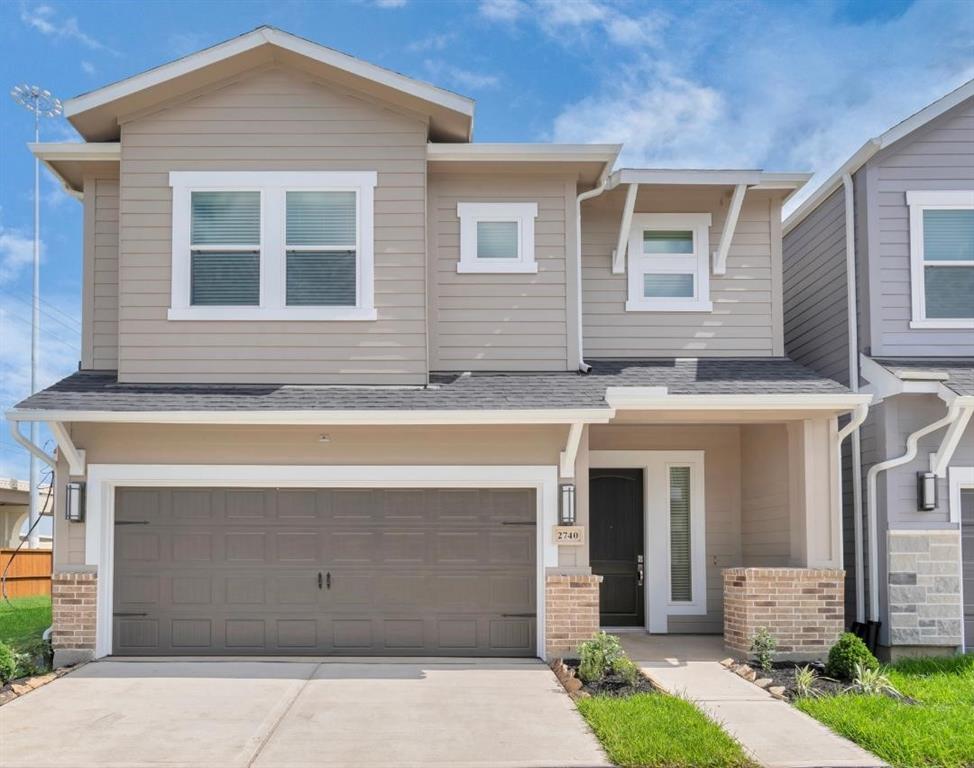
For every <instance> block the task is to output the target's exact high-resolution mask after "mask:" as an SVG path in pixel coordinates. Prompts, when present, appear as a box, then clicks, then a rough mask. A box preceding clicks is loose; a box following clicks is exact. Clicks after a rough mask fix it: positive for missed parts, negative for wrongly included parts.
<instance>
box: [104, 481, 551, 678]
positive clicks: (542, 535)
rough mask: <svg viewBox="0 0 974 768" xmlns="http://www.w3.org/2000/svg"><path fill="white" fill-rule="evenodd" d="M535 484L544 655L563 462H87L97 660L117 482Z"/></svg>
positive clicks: (107, 646)
mask: <svg viewBox="0 0 974 768" xmlns="http://www.w3.org/2000/svg"><path fill="white" fill-rule="evenodd" d="M131 486H136V487H137V486H142V487H155V486H169V487H194V486H195V487H207V486H215V487H250V488H262V487H277V488H533V489H535V490H536V491H537V493H536V500H537V514H538V523H537V554H536V561H537V562H536V568H537V585H536V597H535V599H536V603H537V608H536V611H537V617H536V620H537V627H536V632H535V634H536V638H537V648H536V650H537V655H538V657H539V658H542V659H543V658H545V604H544V598H545V573H546V569H547V568H553V567H556V566H557V565H558V547H557V545H556V544H555V543H554V541H553V539H552V533H551V532H552V529H553V528H554V526H555V524H556V523H557V521H558V467H556V466H545V465H524V466H521V465H517V466H389V465H374V466H367V465H359V466H320V465H319V466H280V465H267V464H261V465H217V464H212V465H207V464H90V465H89V466H88V499H87V519H86V524H85V563H86V564H87V565H93V566H95V567H96V568H97V569H98V605H97V618H96V630H95V658H101V657H102V656H108V655H109V654H111V652H112V609H113V605H112V600H113V591H114V590H113V586H114V553H115V489H116V488H119V487H131Z"/></svg>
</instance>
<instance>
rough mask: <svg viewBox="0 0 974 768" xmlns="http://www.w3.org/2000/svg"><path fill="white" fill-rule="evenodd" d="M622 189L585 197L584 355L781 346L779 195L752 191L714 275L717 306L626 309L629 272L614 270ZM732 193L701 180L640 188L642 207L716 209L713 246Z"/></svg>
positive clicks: (736, 352) (701, 353)
mask: <svg viewBox="0 0 974 768" xmlns="http://www.w3.org/2000/svg"><path fill="white" fill-rule="evenodd" d="M624 197H625V192H624V190H622V189H618V190H615V191H613V192H611V193H609V194H606V195H603V196H601V197H597V198H595V199H593V200H591V201H589V202H586V203H583V207H582V273H583V274H582V293H583V300H584V305H583V307H584V319H583V325H584V344H585V355H586V357H590V358H593V359H594V358H599V357H654V356H655V357H673V356H677V357H688V356H692V357H708V356H710V357H713V356H745V357H746V356H771V355H781V354H783V349H784V344H783V340H782V329H781V314H780V303H779V301H780V300H779V298H778V297H779V296H780V290H781V288H780V281H781V262H780V256H781V254H780V251H779V250H778V248H777V247H776V246H775V245H774V240H775V234H774V233H776V232H777V226H776V225H775V223H774V222H775V221H776V220H780V215H781V201H780V197H778V196H776V195H774V194H771V193H766V192H749V193H748V195H747V197H746V198H745V201H744V206H743V208H742V210H741V215H740V219H739V220H738V224H737V229H736V230H735V233H734V240H733V242H732V244H731V249H730V255H729V257H728V260H727V274H726V275H720V276H718V275H713V274H711V278H710V292H711V298H712V299H713V303H714V309H713V311H712V312H626V310H625V302H626V285H627V283H626V275H624V274H623V275H614V274H612V270H611V264H612V251H613V249H614V248H615V246H616V239H617V238H618V236H619V222H620V219H621V217H622V208H623V200H624ZM729 198H730V195H729V193H728V192H727V191H726V190H723V189H715V188H709V187H703V188H698V189H693V188H686V187H684V188H670V187H666V188H661V187H650V186H646V187H643V188H642V189H640V192H639V197H638V199H637V201H636V212H653V213H695V212H706V211H709V212H711V213H712V214H713V223H712V225H711V228H710V246H711V248H710V250H711V251H715V250H717V246H718V244H719V242H720V234H721V231H722V228H723V223H724V219H725V218H726V215H727V208H728V205H729Z"/></svg>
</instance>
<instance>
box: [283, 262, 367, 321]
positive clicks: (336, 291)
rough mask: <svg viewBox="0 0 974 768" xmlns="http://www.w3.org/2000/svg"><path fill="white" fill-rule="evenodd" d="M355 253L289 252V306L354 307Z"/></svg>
mask: <svg viewBox="0 0 974 768" xmlns="http://www.w3.org/2000/svg"><path fill="white" fill-rule="evenodd" d="M355 271H356V270H355V251H288V253H287V305H288V306H289V307H295V306H297V307H317V306H324V307H354V306H355Z"/></svg>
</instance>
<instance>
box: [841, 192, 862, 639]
mask: <svg viewBox="0 0 974 768" xmlns="http://www.w3.org/2000/svg"><path fill="white" fill-rule="evenodd" d="M842 188H843V194H844V195H845V270H846V325H847V326H848V331H849V337H848V342H849V389H851V390H852V391H853V392H858V391H859V377H860V373H859V316H858V312H857V297H858V295H859V294H858V289H857V287H856V218H855V216H856V209H855V196H854V193H855V188H854V186H853V182H852V175H851V174H848V173H845V174H843V175H842ZM863 419H865V416H863ZM852 423H853V422H850V423H849V425H851V424H852ZM861 424H862V421H860V422H859V423H858V424H856V425H855V427H853V429H852V445H851V448H850V453H851V458H852V531H853V535H854V539H855V541H854V547H855V553H856V621H858V622H860V623H861V622H863V621H865V618H866V575H865V574H866V570H865V569H866V564H865V562H864V557H865V552H864V550H863V546H862V442H861V440H862V438H861V434H860V432H859V427H860V426H861ZM849 425H847V427H848V426H849ZM841 443H842V441H841V440H840V441H839V444H840V450H839V462H840V466H839V489H840V494H841V489H842V467H841V461H842V451H841ZM841 501H842V497H841V495H840V502H841Z"/></svg>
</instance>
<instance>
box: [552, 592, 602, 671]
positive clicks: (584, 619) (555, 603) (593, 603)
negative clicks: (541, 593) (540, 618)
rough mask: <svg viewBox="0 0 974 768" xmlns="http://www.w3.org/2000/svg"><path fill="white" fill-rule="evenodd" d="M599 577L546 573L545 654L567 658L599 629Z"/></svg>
mask: <svg viewBox="0 0 974 768" xmlns="http://www.w3.org/2000/svg"><path fill="white" fill-rule="evenodd" d="M601 582H602V577H601V576H594V575H574V576H562V575H554V576H548V577H547V579H546V580H545V656H546V657H547V658H549V659H553V658H555V657H558V656H561V657H571V656H573V655H574V654H576V653H577V652H578V645H579V643H582V642H584V641H585V640H588V639H589V638H591V637H592V635H594V634H595V633H596V632H598V631H599V584H600V583H601Z"/></svg>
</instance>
